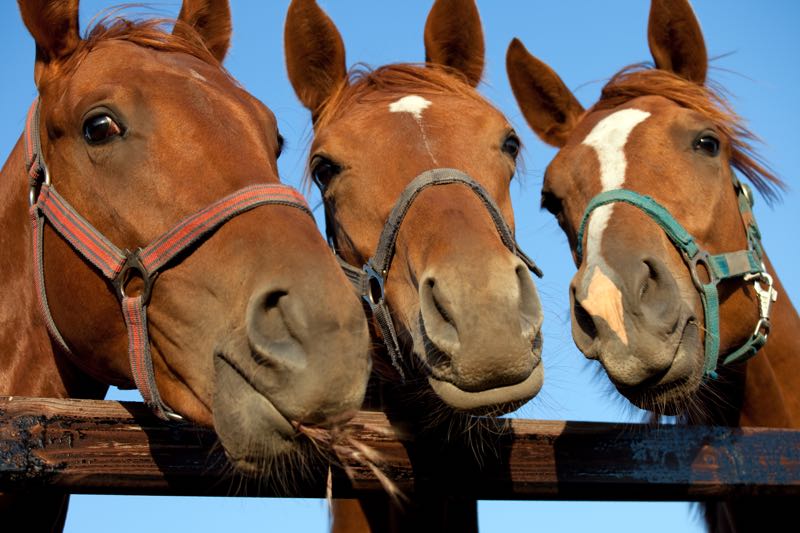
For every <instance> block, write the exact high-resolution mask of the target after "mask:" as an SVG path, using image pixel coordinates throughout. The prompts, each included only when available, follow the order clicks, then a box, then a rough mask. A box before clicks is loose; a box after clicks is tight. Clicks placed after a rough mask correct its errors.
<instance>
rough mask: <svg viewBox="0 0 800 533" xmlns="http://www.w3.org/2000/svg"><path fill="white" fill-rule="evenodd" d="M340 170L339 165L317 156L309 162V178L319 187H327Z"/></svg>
mask: <svg viewBox="0 0 800 533" xmlns="http://www.w3.org/2000/svg"><path fill="white" fill-rule="evenodd" d="M341 170H342V169H341V167H339V165H337V164H336V163H334V162H333V161H331V160H330V159H328V158H327V157H323V156H319V155H318V156H315V157H314V158H313V159H312V160H311V177H312V178H314V183H316V184H317V185H318V186H319V187H322V188H325V187H327V186H328V184H329V183H330V182H331V180H332V179H333V178H335V177H336V175H337V174H338V173H339V172H341Z"/></svg>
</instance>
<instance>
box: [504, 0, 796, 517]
mask: <svg viewBox="0 0 800 533" xmlns="http://www.w3.org/2000/svg"><path fill="white" fill-rule="evenodd" d="M648 42H649V44H650V50H651V53H652V56H653V59H654V61H655V68H652V69H651V68H645V67H642V66H635V67H629V68H626V69H623V70H622V71H620V72H619V73H617V74H616V75H615V76H614V77H613V78H612V79H611V80H610V81H609V82H608V83H607V84H606V86H605V87H604V88H603V91H602V95H601V97H600V100H599V101H598V102H597V103H596V104H595V105H594V106H592V107H591V108H590V109H588V110H584V109H583V108H582V107H581V105H580V104H579V103H578V101H577V99H576V98H575V97H574V96H573V95H572V93H571V92H570V91H569V89H567V87H566V85H565V84H564V83H563V82H562V81H561V79H560V78H559V77H558V76H557V75H556V73H555V72H554V71H553V70H552V69H551V68H550V67H548V66H547V65H545V64H544V63H542V62H541V61H539V60H538V59H536V58H534V57H533V56H532V55H530V54H529V53H528V52H527V50H525V48H524V46H523V45H522V44H521V43H520V42H519V41H517V40H514V41H512V43H511V45H510V46H509V49H508V53H507V70H508V75H509V79H510V81H511V86H512V88H513V90H514V94H515V96H516V98H517V101H518V103H519V105H520V107H521V109H522V111H523V114H524V115H525V118H526V119H527V121H528V123H529V124H530V126H531V127H532V128H533V129H534V130H535V132H536V133H537V134H538V135H539V137H540V138H541V139H542V140H544V141H545V142H547V143H549V144H551V145H553V146H556V147H558V148H560V151H559V152H558V154H557V155H556V157H555V158H554V159H553V161H552V163H550V165H549V166H548V168H547V171H546V174H545V179H544V184H543V189H542V206H543V207H545V208H546V209H547V210H549V211H550V212H551V213H553V214H554V215H555V216H556V218H557V219H558V222H559V225H560V226H561V228H562V229H563V230H564V232H565V233H566V235H567V237H568V239H569V242H570V246H571V248H572V250H573V253H574V258H575V262H576V265H577V266H578V272H577V274H576V275H575V277H574V278H573V280H572V283H571V286H570V302H571V309H572V331H573V337H574V340H575V343H576V344H577V346H578V348H579V349H580V350H581V351H582V352H583V353H584V355H585V356H586V357H587V358H589V359H597V360H599V361H600V363H601V364H602V365H603V367H604V369H605V370H606V372H607V374H608V376H609V377H610V379H611V381H612V382H613V383H614V384H615V386H616V387H617V389H618V390H619V391H620V392H621V393H622V394H623V395H624V396H625V397H627V398H628V399H629V400H630V401H631V402H633V403H634V404H636V405H638V406H640V407H642V408H645V409H649V410H651V411H654V412H655V413H657V414H677V415H680V416H681V418H682V419H684V420H685V421H686V422H688V423H698V424H724V425H754V426H768V427H790V428H798V427H800V363H798V360H797V353H798V348H799V346H798V339H797V331H798V330H800V320H799V319H798V315H797V312H796V311H795V309H794V308H793V306H792V304H791V302H790V301H789V298H788V296H787V295H786V293H785V292H784V290H783V288H782V286H781V283H780V280H779V279H778V277H777V275H776V273H775V271H774V270H773V268H772V266H771V264H770V262H769V259H768V258H767V256H766V254H765V253H764V251H763V249H762V246H761V241H760V234H759V232H758V227H757V226H756V222H755V219H754V217H753V213H752V210H751V206H752V201H753V198H752V193H751V192H750V188H749V186H748V185H747V184H745V183H742V182H740V181H739V178H738V177H737V176H736V171H738V172H739V173H740V174H741V175H742V176H744V177H745V178H747V179H748V180H749V181H750V183H752V184H753V185H754V186H755V188H756V189H758V190H759V191H760V192H761V193H762V194H763V195H764V196H766V197H767V198H768V199H769V198H771V197H775V196H776V194H777V192H776V191H777V189H779V188H780V187H781V186H782V184H781V182H780V181H779V180H778V179H777V178H776V177H775V176H773V175H772V174H771V173H770V172H769V170H768V169H767V168H766V167H765V166H764V165H763V164H762V163H760V162H759V159H758V157H757V156H756V154H755V153H754V152H753V149H752V147H751V141H752V140H753V135H752V134H751V133H750V132H749V131H748V130H747V129H746V127H745V126H744V125H743V123H742V121H741V119H740V118H739V117H738V116H737V115H736V114H735V113H734V112H733V111H732V110H731V108H730V106H729V104H728V103H727V102H726V101H725V100H724V99H723V97H721V96H720V95H719V94H718V93H717V92H715V91H714V90H713V89H711V88H710V87H709V86H708V85H707V84H706V72H707V67H708V59H707V55H706V48H705V43H704V40H703V37H702V34H701V31H700V26H699V24H698V22H697V20H696V18H695V15H694V13H693V11H692V9H691V7H690V5H689V4H688V3H687V2H686V1H683V0H680V1H679V0H653V2H652V5H651V10H650V21H649V25H648ZM776 298H777V300H776ZM773 303H774V305H773ZM794 514H795V510H794V509H793V508H792V507H791V506H790V505H787V504H786V502H781V501H779V500H778V501H775V500H770V501H758V500H752V499H751V500H737V501H735V502H734V501H730V502H725V503H721V504H709V505H707V506H706V519H707V522H708V524H709V526H710V528H711V530H713V531H756V530H764V531H767V530H772V529H771V528H770V526H768V525H767V524H769V523H773V522H774V523H776V524H781V523H783V524H786V523H790V522H789V520H792V521H794V520H795V518H794ZM782 521H783V522H782ZM784 527H786V526H781V527H780V528H777V529H783V528H784ZM777 529H776V530H777Z"/></svg>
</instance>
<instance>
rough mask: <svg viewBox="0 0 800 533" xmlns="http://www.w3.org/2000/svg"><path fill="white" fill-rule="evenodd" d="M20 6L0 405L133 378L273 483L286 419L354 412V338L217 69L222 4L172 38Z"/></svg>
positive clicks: (292, 206)
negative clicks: (19, 100) (21, 125)
mask: <svg viewBox="0 0 800 533" xmlns="http://www.w3.org/2000/svg"><path fill="white" fill-rule="evenodd" d="M19 7H20V10H21V14H22V18H23V21H24V23H25V25H26V26H27V28H28V30H29V31H30V33H31V35H32V36H33V38H34V40H35V42H36V63H35V69H34V74H35V82H36V86H37V88H38V92H39V98H38V100H37V102H38V103H37V104H35V105H34V107H33V109H32V111H31V113H30V114H29V119H28V122H27V127H26V132H25V134H24V135H23V137H22V138H21V139H20V141H19V142H18V143H17V145H16V146H15V147H14V149H13V151H12V153H11V155H10V157H9V159H8V161H7V162H6V164H5V166H4V167H3V170H2V175H0V196H1V197H2V198H3V202H2V206H0V227H2V231H0V247H2V249H3V255H2V261H3V269H2V270H3V273H4V275H3V279H2V289H3V290H2V293H3V294H4V295H5V296H6V303H5V305H3V306H2V308H0V324H2V329H0V347H1V348H2V356H0V394H3V395H24V396H48V397H60V398H66V397H72V398H96V399H101V398H103V396H104V394H105V392H106V390H107V388H108V386H109V385H117V386H120V387H124V388H131V387H133V386H134V384H135V385H137V386H139V388H140V390H141V391H142V394H143V396H144V397H145V398H146V399H147V400H148V401H149V403H150V404H151V405H152V406H153V408H154V409H155V410H156V413H157V414H159V415H161V416H163V417H165V418H185V419H188V420H191V421H193V422H196V423H199V424H202V425H206V426H209V427H213V428H214V429H215V431H216V432H217V434H218V436H219V439H220V442H221V444H222V447H223V448H224V449H225V452H226V453H227V455H228V457H229V459H230V461H231V463H232V464H233V466H234V467H236V468H237V470H238V471H240V472H243V473H245V474H251V473H252V474H259V475H260V474H268V473H270V466H271V465H272V464H273V463H281V462H282V461H281V460H282V459H283V460H285V461H288V460H289V459H291V457H292V456H293V455H294V454H297V453H301V451H303V450H305V449H306V447H305V446H304V445H303V441H302V439H298V438H297V437H298V434H297V432H296V427H295V426H296V424H314V425H323V426H324V425H328V424H333V423H338V422H340V421H342V420H343V419H345V418H346V417H347V416H348V415H351V414H352V413H354V412H355V410H357V409H358V408H359V407H360V405H361V403H362V401H363V397H364V391H365V388H366V383H367V378H368V376H369V373H370V367H371V364H370V357H369V332H368V329H367V324H366V320H365V318H364V315H363V311H362V309H361V307H360V304H359V301H358V299H357V298H356V297H355V296H354V295H353V292H352V287H351V285H350V284H349V283H348V281H347V279H346V277H345V276H344V275H343V274H342V272H341V269H340V268H339V266H338V264H337V262H336V261H335V259H334V257H333V255H332V254H331V253H330V250H329V248H328V247H327V246H326V243H325V241H324V239H323V238H322V236H321V235H320V234H319V232H318V231H317V227H316V225H315V223H314V220H313V219H312V218H311V217H310V216H309V212H308V208H307V206H306V205H305V202H304V201H303V200H302V197H301V196H299V194H298V193H297V192H296V191H294V190H293V189H291V188H290V187H288V186H285V185H282V184H280V183H279V179H278V175H277V157H278V155H279V153H280V149H281V139H280V135H279V133H278V130H277V124H276V120H275V117H274V115H273V114H272V113H271V112H270V111H269V109H267V107H266V106H264V105H263V104H262V103H261V102H259V101H258V100H257V99H256V98H254V97H253V96H251V95H250V94H248V93H247V92H245V91H244V90H243V89H242V88H241V87H240V86H239V85H238V84H237V83H236V81H235V80H233V79H232V78H231V77H230V76H229V75H228V74H227V73H226V72H225V70H224V69H223V68H222V67H221V65H220V62H221V61H222V59H223V58H224V56H225V53H226V51H227V48H228V43H229V40H230V33H231V22H230V12H229V7H228V3H227V0H191V1H190V0H186V1H185V2H184V4H183V6H182V8H181V12H180V16H179V19H178V21H177V22H176V23H175V26H174V30H173V32H172V33H166V32H164V31H163V29H162V27H163V26H162V23H161V22H160V21H154V20H150V21H142V22H134V21H128V20H123V19H111V20H108V21H105V22H103V23H100V24H98V25H96V26H95V27H94V28H93V29H92V30H91V31H90V32H89V33H88V35H87V37H85V38H82V37H81V36H80V34H79V29H78V28H79V25H78V1H77V0H73V1H66V2H65V1H61V0H20V2H19ZM30 221H33V224H31V222H30ZM40 239H42V240H40ZM123 250H124V251H123ZM128 250H136V251H135V252H129V251H128ZM156 275H157V278H156ZM148 296H149V302H148ZM12 298H13V300H12ZM148 337H149V341H148ZM129 356H130V364H129ZM131 364H132V365H133V368H132V366H131ZM287 464H288V463H287ZM66 501H67V498H66V496H62V495H55V496H52V495H50V496H44V495H41V496H39V495H37V496H35V497H34V496H31V495H27V496H23V495H21V494H4V495H0V515H1V516H2V520H3V523H4V524H8V523H14V520H15V519H16V518H21V517H25V520H26V522H25V524H26V530H31V531H39V530H49V529H50V528H51V527H53V528H55V529H59V528H60V527H61V525H63V520H64V515H65V511H66Z"/></svg>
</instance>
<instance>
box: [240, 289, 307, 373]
mask: <svg viewBox="0 0 800 533" xmlns="http://www.w3.org/2000/svg"><path fill="white" fill-rule="evenodd" d="M288 299H289V292H288V291H287V290H284V289H279V288H271V289H268V290H262V291H257V292H256V293H254V294H253V295H252V297H251V298H250V302H249V304H248V306H247V312H246V318H245V323H246V328H247V339H248V341H249V344H250V348H251V351H252V353H253V356H254V357H256V358H257V359H259V362H260V363H261V364H262V365H264V366H266V367H267V368H271V369H273V370H277V371H279V372H287V371H288V372H291V371H295V372H299V371H301V370H302V369H304V368H305V367H306V365H307V364H308V357H307V354H306V352H305V350H304V348H303V346H302V344H301V343H300V341H299V340H298V339H297V337H296V336H295V334H294V333H293V331H292V328H290V327H289V324H288V323H287V317H286V314H285V311H286V306H287V304H288V303H289V302H288ZM295 327H296V326H295Z"/></svg>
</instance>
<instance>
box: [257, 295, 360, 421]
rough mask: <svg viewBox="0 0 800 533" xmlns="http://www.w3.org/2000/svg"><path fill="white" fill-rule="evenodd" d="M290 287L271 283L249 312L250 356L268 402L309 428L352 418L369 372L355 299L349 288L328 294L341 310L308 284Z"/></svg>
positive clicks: (356, 300) (358, 308)
mask: <svg viewBox="0 0 800 533" xmlns="http://www.w3.org/2000/svg"><path fill="white" fill-rule="evenodd" d="M342 281H343V280H342ZM286 286H287V287H291V288H288V289H287V288H284V286H282V285H280V284H277V285H276V284H271V285H269V286H268V287H265V288H261V289H260V290H257V291H255V292H253V293H252V295H251V297H250V300H249V302H248V305H247V310H246V312H245V330H246V336H247V342H248V344H249V348H250V354H251V357H252V358H253V359H254V362H255V363H256V364H257V365H258V367H259V369H258V372H259V374H260V376H261V377H260V379H261V380H262V382H263V383H264V385H265V388H266V389H268V390H269V394H270V401H272V402H273V403H274V404H276V405H280V411H281V412H282V413H283V414H284V415H285V416H287V417H288V418H290V419H293V420H302V421H303V422H304V423H308V424H327V423H333V422H336V421H337V420H340V419H342V414H343V413H347V414H348V416H350V415H352V413H353V412H354V411H355V410H356V409H358V408H359V407H360V406H361V402H362V400H363V398H364V392H365V384H366V382H367V377H368V375H369V372H370V368H371V359H370V357H369V331H368V329H367V323H366V319H365V317H364V313H363V311H362V308H361V305H360V304H359V302H358V299H357V298H356V296H355V294H354V293H353V292H352V290H351V288H350V286H349V285H348V284H345V283H336V284H331V285H328V286H326V287H325V289H326V291H327V292H326V295H329V296H330V297H331V298H333V302H336V303H337V304H338V305H336V304H331V303H329V304H328V305H324V301H323V302H321V301H320V298H319V295H318V294H315V293H314V292H313V291H312V290H310V289H309V287H307V286H306V285H293V284H287V285H286ZM351 304H352V305H351Z"/></svg>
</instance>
